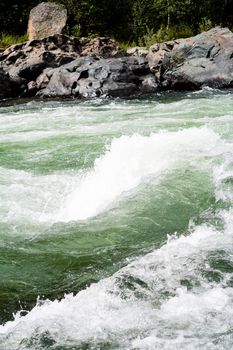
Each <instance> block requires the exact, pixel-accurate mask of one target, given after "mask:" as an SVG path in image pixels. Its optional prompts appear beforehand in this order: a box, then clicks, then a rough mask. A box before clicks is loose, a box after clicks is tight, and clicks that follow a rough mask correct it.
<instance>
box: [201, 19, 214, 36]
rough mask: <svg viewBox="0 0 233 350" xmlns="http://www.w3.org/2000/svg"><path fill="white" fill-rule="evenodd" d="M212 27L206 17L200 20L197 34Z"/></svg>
mask: <svg viewBox="0 0 233 350" xmlns="http://www.w3.org/2000/svg"><path fill="white" fill-rule="evenodd" d="M212 27H213V24H212V22H211V20H210V19H209V18H207V17H204V18H202V19H201V22H200V23H199V32H205V31H207V30H209V29H211V28H212Z"/></svg>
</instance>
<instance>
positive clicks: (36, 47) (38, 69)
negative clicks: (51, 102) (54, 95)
mask: <svg viewBox="0 0 233 350" xmlns="http://www.w3.org/2000/svg"><path fill="white" fill-rule="evenodd" d="M90 54H98V55H100V56H101V57H103V58H109V57H119V56H123V55H124V54H125V53H124V51H123V50H122V49H120V48H119V47H118V45H117V43H116V41H115V40H113V39H110V38H96V39H88V38H81V39H77V38H70V37H68V36H66V35H62V34H56V35H53V36H50V37H47V38H44V39H41V40H39V39H34V40H29V41H28V42H26V43H22V44H17V45H12V46H10V47H9V48H7V49H6V50H5V51H4V52H3V53H2V54H0V68H2V69H3V70H4V71H5V72H7V73H8V74H9V76H10V78H11V79H12V80H13V81H15V82H16V83H17V84H21V91H24V95H27V94H28V89H29V90H30V92H29V95H30V96H31V95H33V92H35V89H34V88H35V86H36V85H35V81H36V79H37V77H38V76H39V75H40V74H41V73H42V72H43V70H44V69H46V68H56V67H60V66H62V65H64V64H66V63H69V62H71V61H73V60H75V59H77V58H78V57H80V56H86V55H90ZM32 87H33V89H32Z"/></svg>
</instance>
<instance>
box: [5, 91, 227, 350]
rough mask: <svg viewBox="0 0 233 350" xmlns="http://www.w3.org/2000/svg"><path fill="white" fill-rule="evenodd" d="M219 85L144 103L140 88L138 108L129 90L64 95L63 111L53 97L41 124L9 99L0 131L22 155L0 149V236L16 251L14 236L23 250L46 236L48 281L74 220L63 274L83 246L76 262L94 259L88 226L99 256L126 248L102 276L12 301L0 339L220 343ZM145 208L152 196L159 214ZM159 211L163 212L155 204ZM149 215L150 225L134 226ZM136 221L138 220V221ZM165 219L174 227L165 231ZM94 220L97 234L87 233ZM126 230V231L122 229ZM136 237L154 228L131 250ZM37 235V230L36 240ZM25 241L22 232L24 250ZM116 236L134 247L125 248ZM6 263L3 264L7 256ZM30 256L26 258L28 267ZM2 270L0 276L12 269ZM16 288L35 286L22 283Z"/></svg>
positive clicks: (95, 344) (150, 347)
mask: <svg viewBox="0 0 233 350" xmlns="http://www.w3.org/2000/svg"><path fill="white" fill-rule="evenodd" d="M199 94H200V93H197V94H195V96H199ZM201 96H202V95H201ZM220 98H221V94H220V97H219V95H217V97H216V98H213V99H212V98H208V99H207V100H205V99H203V98H202V97H200V99H199V98H196V97H195V99H192V98H187V99H182V100H179V101H171V102H169V103H157V104H155V105H153V104H151V101H150V102H149V106H147V109H146V108H145V106H144V107H141V105H140V103H139V104H138V105H136V106H135V105H133V103H132V104H129V106H128V105H127V103H125V102H124V103H123V102H122V105H121V102H118V103H116V102H110V103H108V104H107V105H102V104H101V103H100V105H98V104H93V105H92V106H90V107H89V106H88V105H87V104H85V105H84V106H82V107H80V109H76V110H75V111H76V112H74V111H73V108H76V107H75V106H73V105H71V106H70V105H69V106H68V107H67V109H65V113H67V114H68V117H67V118H68V119H67V120H64V111H63V109H62V108H61V109H57V107H58V106H59V104H58V105H57V104H56V103H55V104H54V105H53V106H52V108H47V107H44V110H43V109H42V112H41V113H42V114H43V113H44V115H45V116H47V114H48V113H50V115H49V117H48V118H50V119H49V120H50V121H52V122H51V125H52V127H51V128H49V127H48V126H47V124H46V122H45V119H44V117H43V118H42V117H41V115H38V114H37V115H38V118H39V119H38V120H35V119H36V118H34V117H33V113H32V114H30V113H28V114H27V113H26V114H25V115H24V117H25V118H26V119H27V121H28V123H26V122H25V121H24V120H22V119H23V118H22V116H21V117H20V113H19V115H18V114H17V113H18V112H17V113H16V117H17V118H14V115H13V114H11V115H9V116H8V118H9V127H8V128H7V126H6V125H4V127H3V129H2V133H3V134H4V137H3V139H2V144H3V145H6V147H8V148H7V150H10V151H11V150H12V148H11V144H12V143H13V146H14V148H13V149H14V152H16V155H20V157H21V158H20V161H18V159H13V161H12V162H11V163H8V158H7V156H8V155H7V152H6V153H5V155H4V157H5V158H4V159H3V162H2V163H1V166H0V193H1V199H2V200H1V202H0V221H1V224H2V225H3V226H2V227H3V232H2V236H1V239H2V242H3V244H2V245H3V246H4V247H5V246H6V248H7V249H9V247H11V246H13V249H15V250H16V247H17V244H21V242H22V241H26V244H25V246H20V247H19V250H20V254H21V253H22V254H23V253H24V252H26V253H27V255H26V258H24V259H25V260H26V259H30V255H33V254H35V256H37V255H39V253H40V249H43V250H46V248H47V245H48V246H49V247H50V248H51V247H53V246H54V247H55V248H54V250H53V249H52V250H51V251H50V250H46V254H45V255H43V256H42V259H48V264H51V266H52V269H54V270H55V272H54V273H55V277H54V280H53V281H55V283H57V284H59V283H61V284H62V282H63V280H62V282H60V281H59V278H57V276H56V273H58V271H59V269H56V268H57V267H56V266H55V265H56V263H57V261H58V262H59V263H60V266H59V267H61V269H63V265H62V264H63V263H64V262H65V261H66V260H65V258H64V257H63V256H62V259H61V262H60V260H55V259H56V256H57V255H58V254H59V251H58V249H57V247H62V244H64V245H65V244H68V243H67V241H65V238H64V236H65V234H67V233H66V231H65V229H66V230H68V231H69V230H70V229H71V227H72V229H73V228H75V229H76V228H78V229H77V231H75V230H74V231H72V234H71V235H70V236H68V238H67V240H68V241H69V240H70V239H73V240H75V237H76V235H79V240H78V241H77V244H76V245H75V246H74V248H73V247H72V242H71V245H70V246H68V247H71V248H69V249H70V250H71V255H73V258H74V259H77V261H76V260H75V261H76V265H75V263H74V260H70V261H69V262H68V265H66V268H67V269H68V268H69V267H70V266H71V265H72V264H74V265H72V266H71V269H70V270H69V271H68V273H67V271H63V270H62V273H67V275H66V277H67V279H68V278H69V273H70V276H71V277H70V278H71V283H72V282H73V281H72V278H73V277H72V275H71V272H73V271H74V272H73V273H74V274H76V273H77V274H78V273H79V268H80V271H81V272H80V276H81V277H82V273H83V274H84V273H87V271H86V270H85V269H83V270H82V267H83V266H84V265H83V266H82V264H84V263H85V261H86V260H88V259H90V261H91V262H90V265H88V269H89V270H91V271H92V273H93V274H94V273H95V272H96V270H97V267H96V266H95V263H96V261H95V260H94V258H93V256H94V255H91V253H92V251H91V250H93V251H95V249H96V246H95V245H94V243H95V244H96V245H97V243H99V241H101V239H103V242H105V243H106V242H107V243H109V242H110V243H109V245H110V247H112V246H113V248H112V249H113V250H114V251H113V254H112V255H111V257H110V258H109V259H111V258H112V257H113V256H114V254H117V250H122V251H123V252H124V251H126V254H128V257H125V256H127V255H124V254H122V256H123V257H124V259H123V258H122V257H121V258H119V260H120V259H121V260H120V262H119V265H117V263H118V261H117V263H116V265H115V268H114V271H115V272H114V273H108V271H107V272H106V273H105V276H106V275H107V276H108V277H105V278H96V280H97V282H96V283H88V284H87V285H88V286H87V285H85V286H84V287H82V288H80V289H81V290H80V289H79V291H78V292H77V293H70V292H69V293H68V292H67V293H65V295H64V294H62V296H61V294H59V297H58V296H56V297H55V298H51V300H49V299H45V298H44V297H43V294H40V293H38V294H37V296H38V299H37V302H36V305H35V306H34V307H32V308H31V309H26V310H25V309H22V310H21V311H18V312H15V314H14V318H13V320H8V321H7V322H4V323H3V324H2V325H0V350H44V349H53V350H71V349H72V350H73V349H75V350H77V349H92V350H97V349H98V350H102V349H118V350H136V349H138V350H154V349H158V350H163V349H164V350H176V349H177V350H178V349H179V350H180V349H182V350H199V349H200V350H201V349H205V350H222V349H226V350H229V349H231V348H232V344H233V332H232V329H233V248H232V247H233V206H232V200H233V188H232V184H233V161H232V159H233V158H232V157H233V143H232V127H231V124H232V117H233V116H232V112H231V110H230V109H231V108H230V107H229V106H230V101H231V100H230V97H229V96H227V97H226V100H227V101H228V104H229V106H228V105H227V104H225V105H226V110H224V111H223V112H222V111H221V108H223V107H221V103H220ZM145 105H146V104H145ZM46 108H47V109H46ZM140 108H141V109H140ZM199 108H200V109H199ZM224 108H225V107H224ZM99 109H100V111H101V113H100V117H99V119H98V116H97V114H98V111H99ZM144 109H145V111H144ZM90 110H91V113H92V114H91V117H90V116H89V113H90ZM181 111H182V112H181ZM124 113H126V114H124ZM137 113H138V115H137ZM105 114H107V117H106V115H105ZM123 114H124V118H123V117H122V115H123ZM128 114H129V115H128ZM151 115H153V117H151ZM56 117H58V119H56ZM85 118H86V119H85ZM108 118H109V119H108ZM68 121H69V122H68ZM77 122H79V124H78V125H77ZM20 123H22V124H20ZM30 123H31V124H30ZM82 123H83V124H82ZM17 125H21V127H22V130H21V131H17ZM121 127H122V130H121ZM35 129H36V130H35ZM45 129H46V130H45ZM50 129H53V130H50ZM0 131H1V129H0ZM5 131H6V132H5ZM27 137H28V138H30V140H28V142H29V144H28V143H27V142H26V140H27ZM14 143H15V144H14ZM67 143H68V146H67ZM15 145H18V146H19V147H18V149H17V147H15ZM38 145H39V146H38ZM41 145H43V147H42V146H41ZM20 147H22V149H23V151H22V152H21V153H20ZM66 147H68V148H66ZM82 147H83V148H82ZM63 148H64V150H63ZM77 149H78V151H77ZM11 152H12V151H11ZM17 152H19V153H17ZM68 152H70V153H68ZM11 154H12V153H11ZM67 154H70V157H71V158H72V162H71V163H70V158H69V157H68V156H67ZM79 157H80V158H79ZM16 158H17V157H16ZM4 162H5V163H4ZM79 162H80V163H79ZM9 164H10V165H11V166H9ZM30 164H32V165H33V166H31V167H30V166H29V165H30ZM38 164H39V165H38ZM41 164H42V165H41ZM51 164H53V165H54V168H53V169H52V171H50V170H51V169H50V168H49V165H51ZM61 164H62V167H61V168H60V166H61ZM73 164H76V165H77V164H78V166H76V168H75V166H74V165H73ZM56 166H57V167H56ZM195 176H196V177H195ZM172 181H173V183H172V184H171V182H172ZM207 187H208V188H207ZM156 191H157V192H156ZM166 191H167V196H166V193H165V194H164V192H166ZM169 191H170V192H169ZM202 191H203V193H202ZM161 193H162V195H163V196H164V197H163V198H165V199H163V201H161V197H162V195H161V196H160V194H161ZM199 197H201V198H199ZM167 199H169V201H171V203H170V202H169V203H167V202H166V200H167ZM191 201H193V202H194V203H190V202H191ZM151 202H153V205H151V207H149V208H147V207H148V206H150V203H151ZM157 202H158V203H157ZM173 202H174V203H177V206H176V207H174V206H172V203H173ZM154 203H156V206H155V205H154ZM180 203H181V204H182V205H181V206H180V207H179V205H178V204H180ZM203 203H204V204H203ZM191 204H193V206H192V205H191ZM195 206H200V208H199V209H198V210H197V209H196V207H195ZM154 208H159V209H160V216H159V210H158V209H157V211H156V210H155V209H154ZM170 208H171V209H170ZM180 208H182V210H184V211H185V210H186V209H187V213H188V214H187V215H189V217H188V220H187V223H185V224H184V225H181V226H179V221H182V220H183V221H184V219H183V218H182V214H183V213H182V212H180ZM190 208H191V209H190ZM202 208H203V210H202ZM169 209H170V211H169ZM188 209H189V211H188ZM194 209H195V210H194ZM137 210H138V211H137ZM190 210H193V212H191V214H189V213H190ZM129 213H130V214H131V216H129ZM161 213H162V214H163V215H164V216H162V214H161ZM166 213H170V214H171V215H170V217H165V216H166ZM164 217H165V219H166V220H165V219H164ZM161 218H163V220H162V219H161ZM114 220H115V221H114ZM146 220H147V221H146ZM133 221H135V222H136V224H135V225H134V226H132V222H133ZM148 221H151V222H152V223H153V225H152V226H149V225H148V226H145V223H146V222H148ZM171 221H175V223H174V225H170V222H171ZM91 224H93V226H91ZM166 224H167V226H166ZM71 225H72V226H71ZM95 225H96V226H95ZM98 225H100V226H101V227H98ZM144 226H145V227H146V228H145V231H146V230H148V232H144V231H143V228H144ZM5 227H7V228H8V231H7V230H6V232H7V233H4V229H5ZM54 227H55V228H57V227H59V229H60V231H56V229H54ZM109 227H110V229H109ZM151 227H152V229H151ZM155 227H156V228H157V231H155ZM170 227H174V228H176V227H178V228H180V227H181V229H180V230H179V229H178V230H177V231H178V232H176V231H175V230H169V228H170ZM35 228H36V229H35ZM107 228H108V230H107ZM53 229H54V231H53ZM149 229H151V230H152V232H149ZM49 230H50V231H49ZM63 230H64V232H63ZM98 230H99V231H98ZM101 230H102V231H101ZM104 230H106V231H107V233H106V236H104V237H103V235H104V233H103V232H104ZM133 230H134V231H133ZM160 231H161V232H166V234H167V235H166V238H165V237H164V236H163V235H161V237H160V240H158V241H156V237H153V235H154V236H156V235H158V232H160ZM35 232H36V234H35ZM51 232H52V233H51ZM57 232H59V235H58V236H56V234H57ZM96 232H97V233H98V234H97V241H98V242H97V241H94V239H95V238H96V237H95V233H96ZM129 232H130V233H131V234H132V237H135V242H134V240H133V239H132V241H130V240H129V241H127V240H125V241H124V240H123V239H124V238H125V237H124V236H127V235H128V234H129ZM4 234H5V236H4ZM113 235H115V236H114V237H116V238H115V239H116V244H115V241H114V244H115V245H113V243H112V241H111V239H112V237H113ZM118 235H119V237H118ZM150 235H151V236H150ZM140 236H142V240H141V241H139V239H138V237H140ZM147 236H148V237H152V238H153V239H154V240H151V245H149V244H148V245H146V244H145V245H144V250H143V249H142V250H140V249H139V248H138V247H137V244H138V245H143V244H144V240H146V237H147ZM5 237H7V238H5ZM44 237H46V239H47V240H45V241H43V239H44ZM4 239H5V241H4ZM85 239H86V240H87V245H85V244H86V241H85ZM104 239H105V240H104ZM121 239H122V241H123V243H122V245H121ZM148 239H149V238H148ZM56 240H58V241H59V242H60V246H59V245H56V242H57V241H56ZM63 240H64V241H63ZM137 240H138V241H137ZM5 242H6V243H5ZM15 242H16V243H15ZM28 242H32V249H31V250H30V245H29V244H30V243H28ZM38 242H39V243H38ZM41 242H42V243H41ZM93 242H94V243H93ZM129 242H130V243H129ZM13 243H14V244H13ZM27 244H28V245H27ZM37 244H39V246H38V245H37ZM91 244H93V245H91ZM102 244H103V243H102ZM127 244H128V245H129V244H130V245H131V248H132V247H133V246H134V245H135V247H136V248H137V249H138V250H136V248H135V250H133V248H132V251H133V253H131V251H130V250H129V251H127V248H128V247H127ZM82 245H83V247H84V248H83V250H82ZM28 246H29V248H28ZM22 247H23V248H22ZM25 247H26V248H25ZM37 247H38V248H37ZM41 247H42V248H41ZM108 248H109V246H108V245H107V244H106V247H105V246H104V245H103V246H101V249H102V250H101V249H100V250H98V251H97V252H96V251H95V252H96V256H97V259H99V260H100V261H101V259H103V265H105V264H106V262H107V259H106V258H105V256H108V254H109V255H110V253H111V250H109V251H108V250H107V249H108ZM72 249H73V251H72ZM75 249H77V250H79V249H80V255H81V254H83V256H81V258H83V257H84V262H83V260H81V259H80V260H78V259H79V256H78V253H77V255H75V254H76V252H75V251H74V250H75ZM135 251H136V253H137V252H140V253H138V254H135ZM7 252H8V251H7ZM64 252H65V253H63V252H62V253H63V254H66V255H68V253H69V252H68V251H67V250H64ZM50 254H51V257H50ZM93 254H94V253H93ZM101 254H103V256H102V255H101ZM104 254H106V255H104ZM50 258H51V260H49V259H50ZM116 260H117V259H116ZM38 261H40V260H38ZM54 261H55V263H54ZM3 262H4V261H3ZM12 263H14V264H15V266H16V264H17V261H16V260H14V261H13V262H12ZM45 264H46V262H45ZM114 264H115V261H114V263H112V265H114ZM19 265H20V263H19ZM22 266H23V265H22ZM67 266H68V267H67ZM85 266H86V265H85ZM118 266H120V267H118ZM40 267H41V266H39V265H36V268H37V269H38V270H40ZM20 268H21V266H20ZM43 268H44V267H43ZM44 269H45V268H44ZM72 269H73V270H72ZM64 270H65V268H64ZM43 271H44V270H42V278H45V277H43V276H44V275H43ZM45 271H46V272H47V270H45ZM49 271H51V269H50V270H49ZM83 271H84V272H83ZM24 273H25V271H24ZM47 276H48V275H47ZM98 276H99V275H98ZM59 277H60V275H59ZM81 277H80V278H81ZM9 278H10V279H11V281H12V278H11V275H10V276H9ZM56 278H57V280H58V281H56ZM84 281H85V280H84ZM72 286H73V285H72ZM27 288H28V289H30V288H31V289H32V288H35V286H34V285H33V284H32V285H30V284H28V285H27ZM70 289H71V290H72V288H70ZM70 289H69V290H70ZM41 290H43V288H41ZM61 290H62V289H61ZM59 292H60V290H59ZM35 301H36V300H35ZM19 309H20V307H18V309H17V310H19Z"/></svg>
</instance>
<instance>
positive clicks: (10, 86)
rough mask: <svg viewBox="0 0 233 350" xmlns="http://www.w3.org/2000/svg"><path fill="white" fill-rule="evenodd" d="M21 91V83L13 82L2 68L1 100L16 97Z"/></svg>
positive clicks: (0, 72) (0, 73)
mask: <svg viewBox="0 0 233 350" xmlns="http://www.w3.org/2000/svg"><path fill="white" fill-rule="evenodd" d="M19 93H20V88H19V85H18V84H16V83H15V82H13V81H12V80H11V79H10V77H9V75H8V74H7V73H5V72H4V71H3V70H1V69H0V100H1V99H4V98H9V97H16V96H18V95H19Z"/></svg>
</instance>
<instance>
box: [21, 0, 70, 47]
mask: <svg viewBox="0 0 233 350" xmlns="http://www.w3.org/2000/svg"><path fill="white" fill-rule="evenodd" d="M66 21H67V10H66V8H65V7H64V6H63V5H61V4H55V3H53V2H42V3H40V4H39V5H37V6H36V7H34V8H33V9H32V10H31V11H30V15H29V21H28V37H29V40H31V39H42V38H45V37H48V36H50V35H54V34H60V33H61V32H62V29H63V28H64V27H65V25H66Z"/></svg>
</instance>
